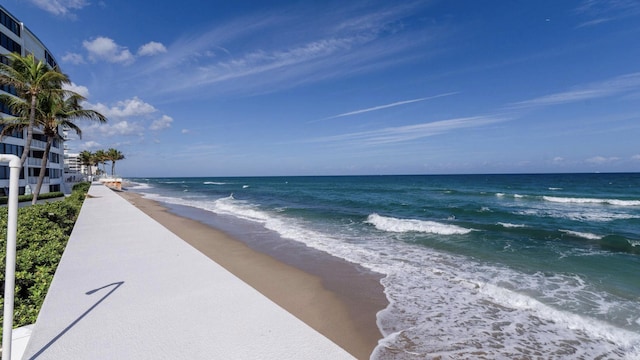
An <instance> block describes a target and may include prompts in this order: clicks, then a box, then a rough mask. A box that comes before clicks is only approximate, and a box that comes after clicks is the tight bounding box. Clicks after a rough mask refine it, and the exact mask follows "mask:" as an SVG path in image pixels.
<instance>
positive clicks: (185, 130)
mask: <svg viewBox="0 0 640 360" xmlns="http://www.w3.org/2000/svg"><path fill="white" fill-rule="evenodd" d="M180 132H181V133H183V134H188V133H190V132H191V131H190V130H189V129H182V130H181V131H180Z"/></svg>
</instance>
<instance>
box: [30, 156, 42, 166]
mask: <svg viewBox="0 0 640 360" xmlns="http://www.w3.org/2000/svg"><path fill="white" fill-rule="evenodd" d="M27 165H31V166H41V165H42V159H38V158H32V157H30V158H27Z"/></svg>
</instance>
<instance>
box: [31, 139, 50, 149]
mask: <svg viewBox="0 0 640 360" xmlns="http://www.w3.org/2000/svg"><path fill="white" fill-rule="evenodd" d="M31 147H32V148H39V149H42V150H44V148H46V147H47V143H46V142H45V141H40V140H36V139H32V140H31Z"/></svg>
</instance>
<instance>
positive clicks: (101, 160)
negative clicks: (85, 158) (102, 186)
mask: <svg viewBox="0 0 640 360" xmlns="http://www.w3.org/2000/svg"><path fill="white" fill-rule="evenodd" d="M93 161H94V163H95V164H96V166H97V165H98V164H102V173H103V174H106V173H107V170H106V169H105V165H104V164H105V162H106V161H107V153H105V152H104V150H97V151H96V152H95V153H93ZM98 170H100V168H98Z"/></svg>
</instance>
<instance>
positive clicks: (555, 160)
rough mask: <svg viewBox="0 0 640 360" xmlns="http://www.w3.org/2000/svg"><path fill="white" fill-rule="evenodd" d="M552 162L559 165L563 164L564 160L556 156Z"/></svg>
mask: <svg viewBox="0 0 640 360" xmlns="http://www.w3.org/2000/svg"><path fill="white" fill-rule="evenodd" d="M553 162H554V163H561V162H564V158H563V157H561V156H556V157H554V158H553Z"/></svg>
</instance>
